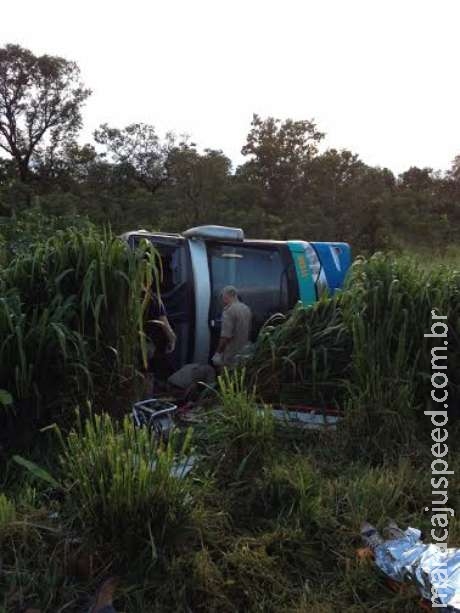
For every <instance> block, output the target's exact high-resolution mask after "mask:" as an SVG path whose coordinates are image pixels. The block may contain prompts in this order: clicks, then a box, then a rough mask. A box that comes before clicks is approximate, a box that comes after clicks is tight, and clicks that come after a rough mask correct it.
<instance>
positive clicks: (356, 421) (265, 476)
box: [0, 227, 460, 613]
mask: <svg viewBox="0 0 460 613" xmlns="http://www.w3.org/2000/svg"><path fill="white" fill-rule="evenodd" d="M7 244H8V241H7ZM156 275H157V270H156V267H155V254H154V253H152V252H150V251H149V250H147V247H142V248H141V249H140V251H138V252H131V251H129V250H127V249H126V248H125V247H124V245H123V243H122V242H120V241H119V240H118V239H116V238H114V237H113V236H112V235H111V234H110V233H108V232H106V233H100V232H98V231H97V230H96V229H94V228H91V227H88V228H86V229H81V228H80V229H76V228H71V229H68V230H58V231H56V232H55V235H54V236H53V238H52V239H49V240H46V241H44V242H43V241H42V242H40V240H38V241H37V243H36V244H35V246H34V247H33V248H32V249H30V250H25V251H21V252H20V253H18V254H17V255H16V256H15V257H13V258H12V259H10V261H9V264H8V265H7V266H6V267H4V268H3V270H2V273H1V283H2V288H3V292H2V301H1V305H2V309H3V310H2V313H3V314H4V315H3V318H2V319H1V320H0V321H2V322H3V323H2V326H4V327H3V328H2V330H4V332H2V334H3V336H2V338H3V339H4V341H3V342H2V345H1V350H2V351H3V354H2V355H5V356H8V357H7V359H5V360H2V362H1V369H0V374H1V379H0V389H2V396H1V398H2V399H3V400H2V408H1V411H2V415H1V419H2V420H3V421H2V423H4V424H5V425H6V426H7V431H8V432H9V433H10V436H9V437H8V438H5V439H4V440H3V441H2V443H3V448H2V451H1V457H0V462H1V465H2V474H3V475H4V477H3V479H2V490H3V491H2V493H1V494H0V541H1V543H2V548H1V573H2V581H1V588H0V603H1V605H0V606H3V607H4V609H5V610H12V609H13V608H14V607H16V606H26V605H27V606H35V607H37V608H40V609H41V610H42V611H56V610H59V608H61V607H66V608H67V610H69V611H76V612H77V611H79V610H81V609H82V608H83V609H84V607H85V606H87V604H88V595H89V594H91V593H92V592H93V591H94V590H95V588H96V587H97V585H99V584H100V582H101V581H102V580H103V579H104V578H106V577H107V576H108V575H119V576H120V577H121V585H120V587H119V590H118V592H117V600H116V604H117V608H119V609H120V610H124V611H128V612H130V611H132V612H133V613H134V612H135V611H136V612H137V611H141V610H145V611H150V610H153V611H171V612H173V611H187V610H193V611H195V610H196V611H215V610H217V609H219V610H222V611H224V612H227V611H228V612H229V613H230V612H235V611H268V612H270V611H273V612H280V611H286V612H287V611H299V612H301V611H305V612H307V611H308V612H310V611H318V612H323V611H331V612H332V611H336V610H337V608H339V609H340V610H341V611H347V612H349V613H352V612H354V611H360V610H363V609H364V610H370V609H372V610H375V611H381V613H389V612H392V611H394V612H395V613H396V612H400V611H407V612H411V611H416V610H418V609H417V607H418V605H417V599H416V596H415V594H414V593H413V592H411V590H408V591H406V592H401V593H393V592H391V591H390V590H389V588H388V587H386V585H385V583H384V582H383V581H382V580H381V578H380V577H379V575H378V573H377V572H376V571H375V569H374V568H373V567H372V564H371V563H370V562H368V561H363V560H360V559H359V558H358V557H357V556H356V549H357V548H358V547H359V546H360V545H361V543H360V539H359V526H360V523H361V521H363V520H364V519H369V520H371V521H373V522H374V523H376V524H377V525H378V526H383V525H385V523H386V522H387V521H388V520H389V519H395V520H396V521H398V522H400V524H401V525H403V526H406V525H408V524H410V525H414V526H417V527H420V528H421V529H427V528H428V527H429V518H428V517H427V516H426V515H425V513H424V511H423V509H424V507H425V506H426V504H427V499H428V500H429V496H430V493H431V488H430V483H429V471H428V470H427V466H429V462H430V461H431V460H430V448H429V445H430V432H429V430H428V426H429V424H427V423H426V419H424V416H423V408H424V406H425V403H426V400H427V397H429V389H430V381H429V377H430V376H431V373H430V368H431V363H430V360H431V356H430V351H429V349H430V346H429V344H428V339H424V337H423V334H424V333H425V332H426V331H427V328H428V326H429V324H430V311H431V309H432V308H433V306H436V308H437V309H438V310H439V312H440V313H441V312H442V313H445V314H446V315H447V316H448V318H449V319H448V321H449V325H450V330H451V337H449V342H450V346H449V350H450V351H449V378H450V386H451V387H450V390H449V392H450V397H451V399H452V408H455V403H458V399H459V393H458V392H459V380H458V372H459V355H460V349H459V346H458V343H459V338H460V335H459V329H458V322H459V321H460V319H459V311H458V309H459V307H458V305H459V299H458V298H459V292H460V277H459V273H458V272H457V271H456V270H455V268H454V267H452V266H449V265H446V264H440V265H438V266H437V267H434V266H431V267H430V269H429V270H424V269H423V268H422V267H421V265H420V264H419V263H417V261H416V260H414V259H413V258H409V257H404V258H395V257H394V256H391V255H383V254H376V255H374V256H373V257H371V258H369V259H366V260H365V259H357V260H356V261H355V263H354V266H353V269H352V271H351V274H350V277H349V279H348V284H347V287H346V288H345V289H344V291H343V292H342V293H340V294H338V295H337V296H335V297H334V298H327V297H324V298H323V299H322V300H321V301H320V302H319V303H318V304H317V305H315V306H314V307H312V308H308V309H304V308H297V309H296V310H294V312H293V313H292V315H291V316H290V317H288V318H282V319H280V320H275V321H271V322H270V323H269V324H268V325H267V326H266V328H265V329H264V330H263V331H262V333H261V335H260V338H259V341H258V344H257V346H256V351H255V355H254V357H253V358H252V360H251V361H250V362H248V363H247V365H246V369H245V370H242V371H240V372H235V373H233V374H230V373H224V375H222V377H220V379H219V382H218V389H217V395H216V396H215V397H214V398H213V399H212V400H211V401H210V402H209V404H208V406H207V407H205V408H203V409H201V410H200V412H199V413H198V415H199V416H200V419H199V421H198V423H197V424H196V425H195V427H194V431H193V432H192V431H190V430H187V429H186V428H180V429H178V430H177V431H176V432H174V433H173V435H172V436H171V437H170V440H169V441H168V442H164V441H161V440H158V439H156V438H155V437H153V436H152V434H151V433H149V432H148V431H146V430H142V429H141V430H139V429H136V428H135V427H134V426H133V424H132V422H131V420H130V419H129V417H127V410H128V409H129V406H130V400H129V399H130V397H136V394H137V393H138V392H137V391H136V387H137V382H138V381H140V375H139V374H136V373H137V370H138V368H139V367H140V365H141V362H142V351H141V346H142V338H143V337H142V320H143V308H144V307H145V304H144V303H143V302H142V299H141V298H142V296H143V295H144V294H143V291H144V290H145V289H146V288H147V287H149V286H151V285H152V284H153V285H155V283H156ZM120 393H121V401H120ZM280 400H281V401H283V402H292V403H296V402H311V401H314V402H317V403H318V402H319V403H324V404H327V405H332V406H337V407H339V408H340V409H341V410H343V412H344V416H345V419H344V420H343V421H342V422H341V424H340V425H339V427H338V429H337V431H336V432H334V431H332V432H331V431H324V432H322V431H320V432H312V431H300V430H298V429H296V428H295V427H292V426H289V425H287V424H285V423H282V422H277V421H275V420H274V418H273V415H272V412H271V409H270V406H269V404H268V403H270V402H279V401H280ZM87 401H92V404H93V409H92V410H90V411H88V410H87ZM76 404H79V405H80V411H79V412H77V413H75V411H74V407H75V405H76ZM452 417H454V416H452ZM56 422H58V423H59V426H56V425H55V426H53V427H52V428H49V427H48V428H45V430H44V431H42V432H40V431H39V430H38V427H39V426H46V425H50V424H51V423H56ZM457 431H458V425H457V423H456V422H455V421H452V422H451V426H450V430H449V437H450V438H449V442H450V460H449V462H450V463H451V464H452V467H453V470H454V471H455V474H454V476H453V479H452V481H451V482H450V483H449V494H450V497H451V499H450V503H451V506H452V507H453V508H456V505H457V503H458V502H460V501H459V500H458V491H459V488H458V485H459V484H458V483H457V481H458V478H457V476H456V475H457V473H458V470H460V464H459V462H458V455H457V450H456V438H457V436H456V434H457ZM18 433H21V434H22V435H21V436H19V435H18ZM14 434H16V435H14ZM191 458H193V467H192V470H191V471H190V472H189V473H187V474H185V475H184V474H183V473H182V467H183V465H184V463H185V462H188V461H190V459H191ZM459 537H460V533H459V532H458V528H457V523H456V522H452V524H451V544H454V545H455V544H459V542H458V538H459Z"/></svg>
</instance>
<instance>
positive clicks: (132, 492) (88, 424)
mask: <svg viewBox="0 0 460 613" xmlns="http://www.w3.org/2000/svg"><path fill="white" fill-rule="evenodd" d="M190 436H191V433H190V432H189V433H188V434H187V435H186V436H185V438H183V440H182V441H179V440H178V438H177V436H176V435H174V434H173V435H172V436H171V437H170V439H169V441H168V443H163V442H162V441H158V440H157V439H156V438H155V435H154V434H153V433H152V432H151V431H150V430H149V429H147V428H136V427H135V426H134V424H133V422H132V420H131V419H130V418H129V417H125V419H124V420H123V421H122V422H121V423H118V422H116V421H114V420H112V419H111V418H110V416H109V415H107V414H102V415H93V416H91V417H90V418H88V419H86V420H84V421H82V420H81V418H80V417H79V416H78V418H77V423H76V426H75V429H73V430H72V431H71V432H70V433H69V434H68V436H67V437H64V436H63V435H62V434H61V436H60V439H61V444H62V453H61V470H62V475H63V477H62V478H63V480H64V481H65V484H66V487H67V488H68V489H69V490H70V491H71V492H72V498H73V500H74V501H78V506H77V523H78V525H79V526H80V529H81V530H84V531H87V532H89V533H90V534H91V536H92V537H93V538H94V539H95V541H96V542H98V543H99V544H102V545H111V546H112V551H113V554H114V555H117V554H118V555H120V556H121V557H122V558H123V559H126V557H127V556H128V555H132V556H134V555H138V554H139V553H140V552H141V551H142V552H144V554H145V553H146V552H147V557H148V555H149V554H150V556H153V558H154V559H155V558H156V556H157V555H158V552H157V547H163V546H165V545H167V546H169V547H171V546H172V543H174V542H175V541H176V538H177V537H178V536H179V535H181V534H183V531H184V528H185V527H186V525H187V521H188V519H189V518H190V515H191V511H192V505H193V498H192V494H191V488H190V481H189V479H187V478H183V477H182V476H181V475H180V470H179V465H180V464H181V463H183V462H186V461H187V460H188V458H189V453H190V442H191V441H190Z"/></svg>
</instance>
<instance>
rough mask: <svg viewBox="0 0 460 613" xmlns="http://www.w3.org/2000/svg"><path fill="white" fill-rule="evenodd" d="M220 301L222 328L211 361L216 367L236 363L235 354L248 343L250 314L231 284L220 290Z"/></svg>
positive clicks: (249, 310)
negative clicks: (221, 303)
mask: <svg viewBox="0 0 460 613" xmlns="http://www.w3.org/2000/svg"><path fill="white" fill-rule="evenodd" d="M222 302H223V303H224V310H223V313H222V329H221V332H220V339H219V344H218V346H217V350H216V353H215V354H214V356H213V358H212V363H213V364H214V366H217V367H219V366H227V367H232V366H235V365H236V362H237V359H236V356H237V355H238V354H239V353H240V352H241V350H242V349H243V347H244V346H245V345H247V344H248V343H249V338H250V334H251V320H252V314H251V309H250V308H249V307H248V306H247V305H246V304H244V303H243V302H241V301H240V300H239V298H238V292H237V290H236V288H234V287H233V286H231V285H229V286H228V287H225V288H224V289H223V290H222Z"/></svg>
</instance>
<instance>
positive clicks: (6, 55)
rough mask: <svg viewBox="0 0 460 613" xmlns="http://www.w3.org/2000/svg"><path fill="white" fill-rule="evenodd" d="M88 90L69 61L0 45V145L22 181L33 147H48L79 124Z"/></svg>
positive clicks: (73, 132)
mask: <svg viewBox="0 0 460 613" xmlns="http://www.w3.org/2000/svg"><path fill="white" fill-rule="evenodd" d="M90 93H91V92H90V90H89V89H86V88H84V87H83V85H82V83H81V81H80V70H79V68H78V66H77V65H76V64H75V62H70V61H68V60H65V59H64V58H61V57H57V56H51V55H41V56H36V55H34V54H33V53H32V52H31V51H29V50H28V49H24V48H22V47H20V46H19V45H6V47H3V48H0V148H1V149H3V151H5V152H6V153H8V154H9V155H10V156H11V157H12V158H13V160H14V161H15V164H16V168H17V172H18V175H19V177H20V179H21V181H23V182H27V181H28V180H29V179H30V174H31V169H30V166H31V159H32V156H33V155H34V153H36V151H37V149H38V148H39V147H42V148H49V149H51V150H54V149H55V148H57V147H59V145H60V144H61V143H62V141H63V139H64V138H69V137H70V138H71V137H74V136H75V135H76V133H77V132H78V130H79V129H80V128H81V125H82V118H81V107H82V105H83V103H84V102H85V100H86V99H87V98H88V96H89V95H90Z"/></svg>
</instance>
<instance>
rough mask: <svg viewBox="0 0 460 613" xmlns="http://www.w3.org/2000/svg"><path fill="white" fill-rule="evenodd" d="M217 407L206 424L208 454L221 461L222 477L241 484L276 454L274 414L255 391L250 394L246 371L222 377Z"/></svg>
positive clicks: (219, 381) (220, 377)
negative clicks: (258, 398) (274, 451)
mask: <svg viewBox="0 0 460 613" xmlns="http://www.w3.org/2000/svg"><path fill="white" fill-rule="evenodd" d="M218 403H219V405H220V406H219V409H218V410H213V412H212V413H211V414H210V416H209V421H208V424H207V429H208V432H207V439H208V442H209V445H210V448H209V450H210V451H212V453H213V455H214V457H216V458H218V467H217V471H218V473H219V475H220V476H221V477H222V478H225V479H227V478H228V479H231V480H235V481H238V480H240V479H241V478H242V476H243V475H245V476H246V477H247V474H248V472H252V471H257V470H258V468H259V467H261V466H262V464H263V462H264V461H265V460H266V459H267V457H268V456H269V455H270V454H271V452H272V450H273V444H274V421H273V416H272V412H271V409H270V408H269V407H267V406H264V405H261V404H258V403H257V401H256V396H255V390H254V389H253V390H248V388H247V387H246V384H245V372H244V371H241V372H235V371H228V370H225V371H224V374H222V375H221V376H219V378H218ZM224 475H225V477H224Z"/></svg>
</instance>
